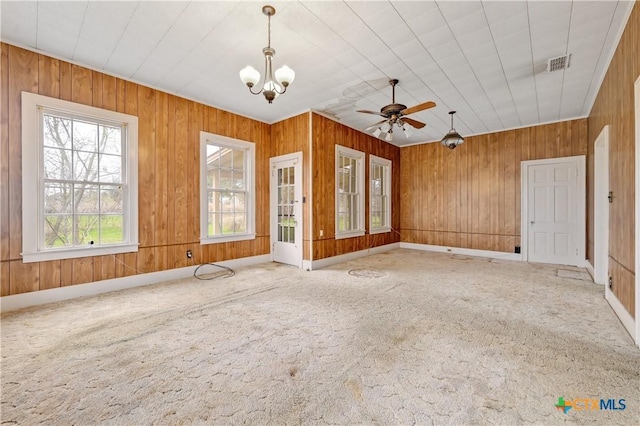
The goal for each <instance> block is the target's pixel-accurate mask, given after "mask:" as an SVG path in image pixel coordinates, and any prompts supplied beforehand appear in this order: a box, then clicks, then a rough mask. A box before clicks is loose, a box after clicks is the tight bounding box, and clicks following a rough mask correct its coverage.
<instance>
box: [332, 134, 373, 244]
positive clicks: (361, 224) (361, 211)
mask: <svg viewBox="0 0 640 426" xmlns="http://www.w3.org/2000/svg"><path fill="white" fill-rule="evenodd" d="M341 156H344V157H348V158H351V159H354V160H356V179H357V182H356V185H357V189H358V192H357V194H358V195H359V197H358V202H357V207H358V215H357V220H358V226H357V227H356V229H351V230H348V231H340V216H339V214H338V213H339V211H340V209H339V204H340V186H339V178H340V157H341ZM335 157H336V158H335V197H336V200H335V239H336V240H338V239H342V238H352V237H360V236H362V235H364V234H365V232H366V230H365V196H366V194H365V184H364V182H365V173H366V171H365V168H364V160H365V153H364V152H362V151H358V150H355V149H352V148H347V147H345V146H342V145H336V151H335ZM358 172H360V173H358Z"/></svg>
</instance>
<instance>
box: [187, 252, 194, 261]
mask: <svg viewBox="0 0 640 426" xmlns="http://www.w3.org/2000/svg"><path fill="white" fill-rule="evenodd" d="M192 257H193V253H192V252H191V250H187V259H191V258H192Z"/></svg>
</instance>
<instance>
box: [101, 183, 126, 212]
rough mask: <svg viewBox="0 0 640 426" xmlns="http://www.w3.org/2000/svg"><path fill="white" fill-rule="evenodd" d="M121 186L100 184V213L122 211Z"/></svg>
mask: <svg viewBox="0 0 640 426" xmlns="http://www.w3.org/2000/svg"><path fill="white" fill-rule="evenodd" d="M122 196H123V194H122V187H121V186H110V185H102V186H101V187H100V213H101V214H105V213H122Z"/></svg>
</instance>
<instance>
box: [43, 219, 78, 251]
mask: <svg viewBox="0 0 640 426" xmlns="http://www.w3.org/2000/svg"><path fill="white" fill-rule="evenodd" d="M71 245H73V216H71V215H45V217H44V246H45V248H55V247H67V246H71Z"/></svg>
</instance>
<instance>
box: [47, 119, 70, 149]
mask: <svg viewBox="0 0 640 426" xmlns="http://www.w3.org/2000/svg"><path fill="white" fill-rule="evenodd" d="M43 132H44V141H43V142H44V146H50V147H55V148H67V149H71V120H69V119H66V118H60V117H55V116H53V115H48V114H44V116H43Z"/></svg>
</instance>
